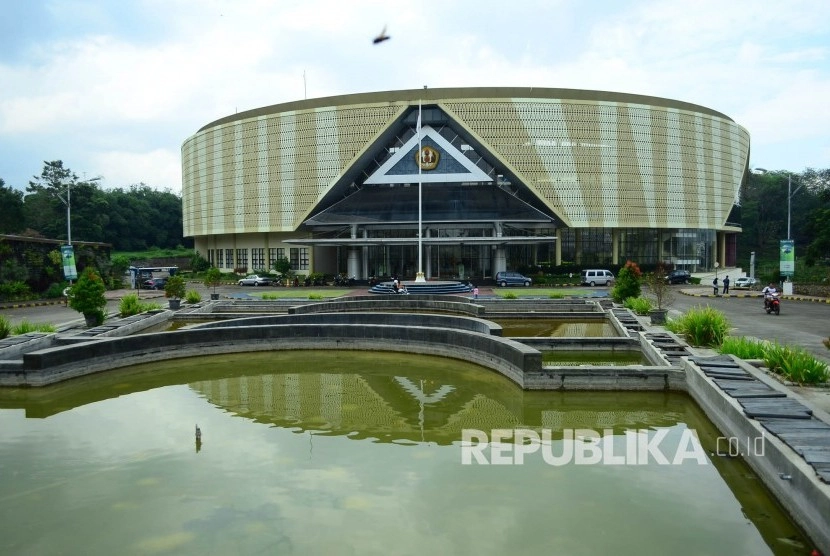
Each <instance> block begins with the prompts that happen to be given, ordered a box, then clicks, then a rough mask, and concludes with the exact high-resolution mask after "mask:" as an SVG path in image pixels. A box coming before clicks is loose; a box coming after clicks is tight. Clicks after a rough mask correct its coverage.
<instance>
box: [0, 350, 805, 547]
mask: <svg viewBox="0 0 830 556" xmlns="http://www.w3.org/2000/svg"><path fill="white" fill-rule="evenodd" d="M196 424H198V426H199V427H200V429H201V431H202V437H201V441H197V440H196V438H195V433H194V431H195V426H196ZM465 429H467V430H469V429H475V430H479V431H483V432H486V433H488V434H489V433H491V431H492V430H493V429H529V430H531V431H534V432H538V433H539V434H542V433H543V432H544V431H548V432H549V433H550V434H551V435H552V438H553V440H552V444H551V445H552V447H554V448H555V450H554V451H555V452H557V453H560V452H562V450H563V446H564V445H565V444H564V441H563V440H562V438H563V437H565V436H567V431H569V430H573V429H582V430H583V433H581V434H584V431H591V430H593V431H597V433H598V435H599V436H602V437H603V441H606V440H607V441H609V442H611V443H612V444H613V446H614V447H615V449H619V448H621V447H624V446H625V439H626V436H625V435H626V433H627V432H628V433H631V432H632V431H643V432H642V434H643V435H645V437H652V438H653V437H654V435H657V434H664V435H665V440H664V441H663V442H661V444H660V451H661V452H666V453H667V454H669V456H671V455H672V454H674V453H675V452H674V450H675V449H677V448H678V447H679V446H680V445H681V444H682V439H683V438H693V439H694V441H695V442H699V443H698V444H696V445H693V446H689V445H687V446H686V448H689V447H691V448H695V449H696V450H697V453H699V454H703V455H702V456H701V457H702V461H698V460H695V459H683V461H682V463H680V464H678V465H659V464H657V463H655V462H653V461H647V462H646V463H645V464H638V465H634V464H632V465H621V464H614V465H612V464H603V463H601V462H600V463H595V464H586V465H578V464H576V463H575V462H570V463H567V464H556V465H553V464H550V463H548V462H546V461H545V460H544V458H543V457H542V456H541V455H540V454H539V453H536V454H528V455H526V456H525V457H524V460H523V464H521V465H483V464H480V463H477V464H473V465H465V464H463V463H462V455H463V452H464V450H465V448H464V447H463V446H462V443H461V439H462V431H463V430H465ZM690 431H694V432H695V433H696V436H692V435H690ZM717 436H718V433H717V431H716V430H715V429H714V427H713V426H712V424H711V423H710V422H709V421H708V420H707V419H706V418H705V417H704V416H703V414H702V413H701V411H700V410H699V409H698V407H697V406H696V405H695V404H694V403H693V402H692V401H691V399H690V398H688V397H686V396H684V395H681V394H673V393H648V394H644V393H622V392H621V393H559V392H525V391H522V390H520V389H519V388H517V387H516V386H514V385H513V383H511V382H509V381H508V380H506V379H504V378H503V377H501V376H499V375H497V374H495V373H493V372H491V371H488V370H486V369H482V368H480V367H477V366H474V365H470V364H466V363H463V362H458V361H452V360H448V359H443V358H437V357H429V356H413V355H406V354H396V353H372V352H334V351H331V352H326V351H322V352H257V353H249V354H234V355H216V356H210V357H201V358H191V359H183V360H174V361H168V362H160V363H153V364H148V365H142V366H136V367H131V368H129V369H123V370H118V371H111V372H107V373H101V374H99V375H96V376H92V377H86V378H82V379H77V380H73V381H69V382H66V383H64V384H60V385H56V386H52V387H49V388H43V389H0V455H1V456H2V457H0V554H9V555H12V554H13V555H16V556H17V555H38V556H40V555H45V554H84V555H97V554H102V555H112V554H119V555H121V554H142V555H143V554H176V555H178V554H223V555H224V554H356V555H367V554H378V555H390V554H407V555H409V554H411V555H421V554H432V555H442V554H454V555H455V554H458V555H468V554H469V555H482V554H516V555H519V554H521V555H526V554H567V555H581V554H585V555H595V554H615V555H618V554H638V555H639V554H741V555H743V554H753V555H756V554H773V553H782V554H788V553H792V554H803V553H805V550H806V552H807V553H809V549H805V547H809V543H808V541H806V540H805V538H804V537H803V536H802V535H801V533H800V532H799V531H798V529H797V528H796V527H795V526H794V525H793V524H792V523H791V522H790V521H789V519H788V518H787V517H786V516H785V515H784V514H783V513H782V511H781V510H780V509H779V507H778V505H777V504H776V503H775V501H774V500H773V499H772V498H771V496H770V495H769V494H768V492H767V491H766V490H765V489H764V488H763V487H762V486H761V485H760V483H759V481H758V479H757V477H756V476H755V475H753V474H752V473H751V472H750V470H749V469H748V467H747V466H746V465H745V464H744V463H743V462H742V460H740V459H730V458H721V457H717V456H714V455H711V453H712V452H714V451H715V443H716V438H717ZM580 442H581V441H580ZM562 453H564V452H562Z"/></svg>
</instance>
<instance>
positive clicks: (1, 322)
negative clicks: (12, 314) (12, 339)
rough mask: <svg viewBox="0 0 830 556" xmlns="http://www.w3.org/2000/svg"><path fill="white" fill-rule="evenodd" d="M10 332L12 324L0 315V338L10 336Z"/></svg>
mask: <svg viewBox="0 0 830 556" xmlns="http://www.w3.org/2000/svg"><path fill="white" fill-rule="evenodd" d="M11 333H12V324H11V323H10V322H9V319H7V318H6V317H4V316H3V315H0V340H2V339H3V338H8V337H9V336H11Z"/></svg>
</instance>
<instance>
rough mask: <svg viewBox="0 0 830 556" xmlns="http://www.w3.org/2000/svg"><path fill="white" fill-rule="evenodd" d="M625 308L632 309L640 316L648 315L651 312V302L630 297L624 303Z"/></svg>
mask: <svg viewBox="0 0 830 556" xmlns="http://www.w3.org/2000/svg"><path fill="white" fill-rule="evenodd" d="M623 307H625V308H626V309H631V310H632V311H634V312H635V313H637V314H638V315H647V314H648V312H649V311H651V301H649V300H648V298H646V297H629V298H628V299H626V300H625V301H623Z"/></svg>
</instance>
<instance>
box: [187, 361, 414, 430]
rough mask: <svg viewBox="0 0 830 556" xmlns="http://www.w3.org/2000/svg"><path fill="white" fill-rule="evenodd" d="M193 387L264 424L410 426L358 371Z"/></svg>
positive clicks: (358, 427) (361, 427) (343, 427)
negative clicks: (357, 373) (356, 372)
mask: <svg viewBox="0 0 830 556" xmlns="http://www.w3.org/2000/svg"><path fill="white" fill-rule="evenodd" d="M191 387H192V388H193V389H195V390H197V391H199V392H201V393H202V394H204V395H205V397H206V398H207V399H208V400H209V401H210V402H211V403H214V404H216V405H218V406H221V407H223V408H225V409H227V410H228V411H230V412H231V413H235V414H237V415H240V416H242V417H248V418H251V419H253V420H254V421H259V422H273V423H277V424H281V425H287V426H300V427H302V428H310V429H315V430H332V431H340V430H343V431H347V432H350V431H355V430H373V431H402V430H407V429H408V428H409V426H408V425H407V424H406V422H405V420H404V419H403V417H402V416H401V414H400V413H399V412H397V411H395V409H393V408H392V406H391V405H390V404H389V403H388V402H387V401H386V400H385V399H383V397H382V396H380V395H378V394H377V393H376V392H375V391H374V390H372V388H371V387H370V386H369V385H368V384H366V381H365V380H364V379H363V378H362V377H361V376H360V375H355V374H322V373H307V374H306V373H303V374H299V373H286V374H273V375H259V376H246V377H233V378H225V379H220V380H211V381H203V382H196V383H193V384H191Z"/></svg>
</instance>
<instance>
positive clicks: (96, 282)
mask: <svg viewBox="0 0 830 556" xmlns="http://www.w3.org/2000/svg"><path fill="white" fill-rule="evenodd" d="M106 289H107V288H106V286H105V285H104V281H103V280H102V279H101V277H100V276H99V275H98V273H97V272H95V269H94V268H92V267H91V266H88V267H86V268H85V269H84V271H83V273H82V274H81V276H80V277H79V278H78V281H77V282H76V283H75V285H74V286H72V288H71V289H70V290H69V306H70V307H72V308H73V309H75V310H76V311H78V312H79V313H81V314H82V315H84V317H88V318H90V319H91V320H92V319H94V320H95V322H97V323H98V324H101V323H102V322H104V307H106V305H107V299H106V298H105V297H104V292H105V291H106Z"/></svg>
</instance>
